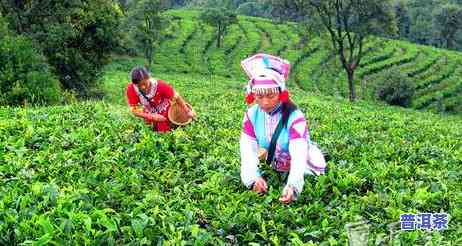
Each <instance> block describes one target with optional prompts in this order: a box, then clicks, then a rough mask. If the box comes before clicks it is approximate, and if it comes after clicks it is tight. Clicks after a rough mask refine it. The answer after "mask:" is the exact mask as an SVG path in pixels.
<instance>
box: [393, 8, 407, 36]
mask: <svg viewBox="0 0 462 246" xmlns="http://www.w3.org/2000/svg"><path fill="white" fill-rule="evenodd" d="M394 7H395V15H396V25H397V27H398V35H399V37H400V38H408V37H409V32H410V28H411V17H410V15H409V8H408V6H407V1H405V0H398V1H396V3H395V6H394Z"/></svg>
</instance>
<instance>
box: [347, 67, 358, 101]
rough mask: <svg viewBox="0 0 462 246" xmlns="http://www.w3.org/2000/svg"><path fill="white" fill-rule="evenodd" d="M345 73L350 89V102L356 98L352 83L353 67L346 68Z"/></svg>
mask: <svg viewBox="0 0 462 246" xmlns="http://www.w3.org/2000/svg"><path fill="white" fill-rule="evenodd" d="M346 72H347V75H348V88H349V89H350V102H354V101H355V100H356V90H355V84H354V72H355V71H354V70H353V69H347V71H346Z"/></svg>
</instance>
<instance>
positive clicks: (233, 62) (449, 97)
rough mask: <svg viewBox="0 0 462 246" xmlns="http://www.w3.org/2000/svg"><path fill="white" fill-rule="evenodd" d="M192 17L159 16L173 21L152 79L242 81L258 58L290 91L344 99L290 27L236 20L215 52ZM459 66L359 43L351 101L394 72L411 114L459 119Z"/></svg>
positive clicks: (438, 54) (334, 78)
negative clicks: (274, 65)
mask: <svg viewBox="0 0 462 246" xmlns="http://www.w3.org/2000/svg"><path fill="white" fill-rule="evenodd" d="M200 14H201V12H199V11H185V10H174V11H172V10H169V11H167V12H166V15H168V16H171V18H172V20H173V21H172V23H171V24H170V25H169V27H168V28H169V33H173V34H174V36H173V35H172V36H171V37H169V38H168V39H164V40H162V41H161V45H160V48H158V49H157V51H156V54H155V57H154V64H153V69H152V71H153V72H154V73H158V72H168V73H187V74H196V73H199V74H204V75H205V74H207V75H220V76H224V77H227V78H229V79H232V80H239V81H244V80H245V79H246V75H245V74H244V73H243V71H242V68H241V67H240V61H241V60H243V59H245V58H246V57H249V56H251V55H253V54H255V53H256V52H264V53H268V54H274V55H278V56H281V57H284V58H285V59H287V60H289V62H290V63H291V65H292V69H291V70H292V72H291V79H290V81H289V83H290V84H292V85H295V84H296V85H298V86H300V87H301V88H303V89H304V90H306V91H309V92H316V93H321V94H327V95H333V96H336V97H338V98H342V97H343V98H345V97H348V96H349V91H348V87H347V86H346V84H347V81H346V78H345V75H344V72H343V71H344V68H343V66H342V64H341V63H340V61H339V60H338V59H337V58H336V57H335V56H334V55H333V54H332V52H331V51H330V49H329V42H326V39H325V38H326V37H324V36H322V37H318V36H317V35H313V34H312V33H308V32H306V33H305V29H302V28H300V26H299V25H298V24H296V23H291V22H289V23H285V24H275V23H273V22H272V21H271V20H268V19H264V18H258V17H248V16H238V19H239V22H238V23H237V25H231V26H230V27H229V29H228V31H227V32H226V33H225V35H224V37H223V42H222V48H220V49H218V48H216V47H215V45H214V44H215V42H216V35H215V30H214V28H212V27H211V26H209V25H203V24H202V22H201V21H200V20H199V19H198V18H199V16H200ZM307 34H309V35H307ZM347 52H348V50H347ZM461 59H462V56H461V54H460V53H457V52H453V51H445V50H441V49H436V48H433V47H428V46H420V45H415V44H412V43H409V42H404V41H397V40H390V39H385V38H378V37H374V36H371V37H369V38H367V39H366V40H365V41H364V47H363V57H362V59H361V60H362V61H361V63H360V65H359V67H358V68H357V70H356V72H355V77H356V79H355V81H354V82H355V83H354V85H355V89H356V91H357V92H358V97H361V98H362V99H366V100H377V99H378V98H377V96H376V87H377V86H376V85H377V83H378V81H380V80H381V78H380V74H381V73H382V72H387V71H388V70H389V69H399V70H401V71H402V73H404V74H407V76H408V77H409V78H410V80H412V81H413V82H414V83H415V84H416V86H417V88H416V94H415V98H414V99H415V100H414V102H415V103H413V104H412V105H411V106H412V107H413V108H418V109H431V110H432V111H437V112H450V113H460V112H462V111H460V109H461V107H462V101H461V100H457V98H458V96H459V94H458V89H457V88H458V86H459V85H461V81H462V80H461V79H460V78H462V70H461V69H460V66H459V65H458V64H460V63H461V62H462V60H461ZM127 72H128V71H127ZM440 91H444V93H438V92H440ZM436 95H438V96H436ZM420 97H422V99H419V98H420ZM438 104H441V105H446V106H438Z"/></svg>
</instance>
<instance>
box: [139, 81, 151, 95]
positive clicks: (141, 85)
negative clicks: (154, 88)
mask: <svg viewBox="0 0 462 246" xmlns="http://www.w3.org/2000/svg"><path fill="white" fill-rule="evenodd" d="M138 88H140V89H141V90H142V91H143V92H145V93H147V92H148V91H149V89H150V88H151V83H150V81H149V78H147V79H143V80H141V81H140V82H139V83H138Z"/></svg>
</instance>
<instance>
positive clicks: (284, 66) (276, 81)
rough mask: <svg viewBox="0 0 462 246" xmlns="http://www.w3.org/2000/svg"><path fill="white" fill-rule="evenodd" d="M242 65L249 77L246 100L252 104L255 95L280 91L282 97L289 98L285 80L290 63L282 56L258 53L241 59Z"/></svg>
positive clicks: (282, 99) (283, 98) (282, 98)
mask: <svg viewBox="0 0 462 246" xmlns="http://www.w3.org/2000/svg"><path fill="white" fill-rule="evenodd" d="M241 66H242V68H243V69H244V71H245V73H246V74H247V76H248V77H249V82H248V83H247V86H246V94H247V95H246V102H247V104H251V103H252V102H253V101H254V95H256V94H257V95H259V94H268V93H273V92H280V99H281V101H283V102H286V101H287V100H288V99H289V92H288V91H287V88H286V84H285V82H286V81H287V79H288V77H289V71H290V63H289V62H288V61H287V60H284V59H282V58H280V57H276V56H272V55H267V54H262V53H259V54H256V55H254V56H252V57H249V58H247V59H245V60H243V61H241Z"/></svg>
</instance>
